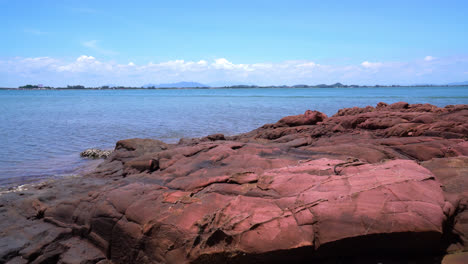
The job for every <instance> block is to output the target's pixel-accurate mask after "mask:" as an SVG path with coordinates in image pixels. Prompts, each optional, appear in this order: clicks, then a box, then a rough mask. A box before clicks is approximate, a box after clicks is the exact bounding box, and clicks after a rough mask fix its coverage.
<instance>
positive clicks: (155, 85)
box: [142, 82, 210, 88]
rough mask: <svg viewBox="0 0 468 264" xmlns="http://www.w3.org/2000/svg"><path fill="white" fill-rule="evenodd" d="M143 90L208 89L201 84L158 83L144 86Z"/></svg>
mask: <svg viewBox="0 0 468 264" xmlns="http://www.w3.org/2000/svg"><path fill="white" fill-rule="evenodd" d="M142 87H143V88H151V87H154V88H196V87H210V86H208V85H206V84H203V83H197V82H177V83H160V84H152V83H150V84H146V85H143V86H142Z"/></svg>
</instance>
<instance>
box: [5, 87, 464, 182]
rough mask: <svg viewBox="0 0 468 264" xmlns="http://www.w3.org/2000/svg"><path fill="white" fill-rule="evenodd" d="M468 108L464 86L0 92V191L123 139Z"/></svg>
mask: <svg viewBox="0 0 468 264" xmlns="http://www.w3.org/2000/svg"><path fill="white" fill-rule="evenodd" d="M381 101H383V102H387V103H394V102H398V101H406V102H409V103H430V104H434V105H437V106H445V105H448V104H468V87H411V88H405V87H398V88H317V89H310V88H309V89H307V88H297V89H274V88H271V89H270V88H262V89H199V90H197V89H184V90H70V91H63V90H58V91H53V90H38V91H33V90H0V146H1V148H0V186H2V185H7V184H11V183H12V182H15V181H23V182H24V181H28V180H33V179H37V178H44V177H51V176H52V177H59V176H61V175H69V174H74V173H78V172H79V170H81V169H82V168H83V166H85V165H87V164H88V162H87V161H86V160H83V159H81V158H80V157H79V153H80V152H81V151H82V150H84V149H86V148H91V147H99V148H104V149H112V148H113V147H114V145H115V142H116V141H117V140H120V139H125V138H135V137H140V138H154V139H160V140H163V141H166V142H177V141H178V140H179V139H180V138H182V137H201V136H205V135H208V134H213V133H224V134H226V135H233V134H238V133H242V132H247V131H250V130H252V129H255V128H257V127H259V126H261V125H263V124H265V123H272V122H276V121H277V120H278V119H280V118H281V117H283V116H287V115H295V114H300V113H303V112H304V111H305V110H307V109H312V110H318V111H321V112H324V113H326V114H327V115H333V114H334V113H336V111H337V110H338V109H341V108H344V107H353V106H360V107H362V106H366V105H373V106H375V105H376V104H377V103H378V102H381Z"/></svg>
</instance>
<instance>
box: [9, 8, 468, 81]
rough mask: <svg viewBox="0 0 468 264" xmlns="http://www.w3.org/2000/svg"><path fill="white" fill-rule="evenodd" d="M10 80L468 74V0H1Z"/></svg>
mask: <svg viewBox="0 0 468 264" xmlns="http://www.w3.org/2000/svg"><path fill="white" fill-rule="evenodd" d="M0 14H1V18H2V23H0V36H1V39H2V41H0V87H17V86H20V85H25V84H43V85H49V86H65V85H77V84H81V85H85V86H101V85H125V86H142V85H145V84H148V83H152V84H158V83H171V82H180V81H193V82H200V83H203V84H207V85H212V86H221V85H233V84H258V85H283V84H286V85H294V84H311V85H313V84H321V83H335V82H341V83H345V84H360V85H373V84H403V85H404V84H425V83H431V84H445V83H451V82H461V81H467V80H468V19H467V17H466V16H467V15H466V14H468V1H466V0H460V1H451V0H445V1H440V0H437V1H432V0H425V1H419V0H411V1H409V0H405V1H400V0H393V1H375V0H374V1H364V0H349V1H345V0H341V1H334V0H329V1H323V0H321V1H313V0H309V1H297V0H288V1H274V0H269V1H256V0H248V1H244V0H236V1H219V0H218V1H204V0H197V1H194V0H193V1H188V0H187V1H180V0H172V1H139V0H133V1H118V0H112V1H106V0H100V1H95V0H94V1H88V0H81V1H71V0H61V1H47V0H42V1H39V0H38V1H33V0H30V1H26V0H0Z"/></svg>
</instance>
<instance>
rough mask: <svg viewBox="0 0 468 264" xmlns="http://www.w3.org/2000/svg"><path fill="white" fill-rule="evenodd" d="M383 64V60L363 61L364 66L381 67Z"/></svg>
mask: <svg viewBox="0 0 468 264" xmlns="http://www.w3.org/2000/svg"><path fill="white" fill-rule="evenodd" d="M382 65H383V63H381V62H369V61H364V62H363V63H361V66H362V67H364V68H379V67H381V66H382Z"/></svg>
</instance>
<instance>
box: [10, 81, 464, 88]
mask: <svg viewBox="0 0 468 264" xmlns="http://www.w3.org/2000/svg"><path fill="white" fill-rule="evenodd" d="M467 85H468V81H466V82H458V83H449V84H415V85H397V84H394V85H380V84H376V85H356V84H351V85H347V84H342V83H339V82H338V83H334V84H317V85H308V84H296V85H266V86H261V85H244V84H242V85H230V86H218V87H210V86H209V85H206V84H202V83H197V82H177V83H165V84H146V85H143V86H135V87H133V86H113V85H112V86H111V85H103V86H99V87H86V86H84V85H67V86H66V87H52V86H43V85H41V84H37V85H32V84H27V85H23V86H19V87H18V88H2V89H20V90H84V89H86V90H135V89H249V88H371V87H376V88H385V87H456V86H467Z"/></svg>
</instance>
